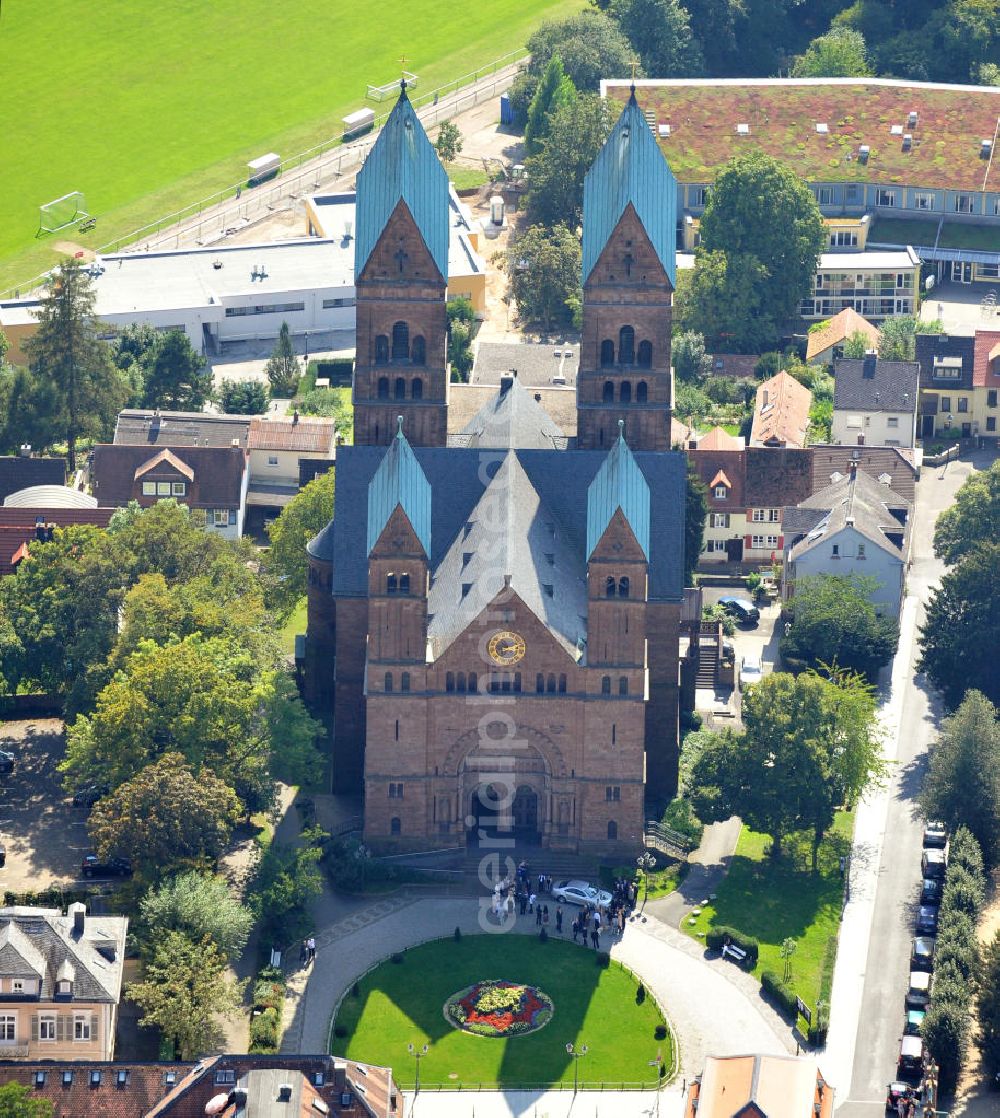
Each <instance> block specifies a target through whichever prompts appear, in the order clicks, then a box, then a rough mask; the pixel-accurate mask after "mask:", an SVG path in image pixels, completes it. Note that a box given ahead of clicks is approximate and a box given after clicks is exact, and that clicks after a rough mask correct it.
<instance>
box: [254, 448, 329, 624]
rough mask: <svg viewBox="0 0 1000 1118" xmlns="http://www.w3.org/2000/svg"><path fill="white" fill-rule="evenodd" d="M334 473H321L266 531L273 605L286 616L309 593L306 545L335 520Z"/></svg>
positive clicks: (298, 494) (270, 596)
mask: <svg viewBox="0 0 1000 1118" xmlns="http://www.w3.org/2000/svg"><path fill="white" fill-rule="evenodd" d="M335 484H336V483H335V478H334V471H333V470H328V471H327V472H326V473H325V474H320V475H319V477H316V478H314V479H313V480H312V481H311V482H309V484H308V485H306V486H304V487H303V488H302V489H301V490H299V492H298V493H296V494H295V496H294V497H293V498H292V500H291V501H289V502H288V504H287V505H286V506H285V507H284V508H283V509H282V510H281V515H280V516H279V517H278V518H277V520H275V522H274V523H273V524H272V525H271V527H270V528H268V530H267V534H268V538H269V539H270V541H271V547H270V550H269V551H268V553H267V559H266V562H267V570H268V573H269V575H270V576H271V579H270V586H269V598H270V601H271V604H272V605H273V607H274V608H275V609H277V610H278V611H279V612H280V613H282V614H283V615H287V614H289V613H291V611H292V610H293V609H294V608H295V606H296V604H297V603H298V602H299V600H300V599H301V598H302V596H303V595H304V594H305V592H306V579H307V574H308V570H309V556H308V555H307V554H306V544H307V543H308V542H309V541H310V540H311V539H312V538H313V537H314V536H318V535H319V533H320V532H322V530H323V529H324V528H325V527H326V526H327V525H328V524H329V523H330V521H331V520H332V519H333V509H334V492H335Z"/></svg>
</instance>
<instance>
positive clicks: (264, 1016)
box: [249, 1007, 279, 1052]
mask: <svg viewBox="0 0 1000 1118" xmlns="http://www.w3.org/2000/svg"><path fill="white" fill-rule="evenodd" d="M278 1026H279V1018H278V1011H277V1010H276V1009H274V1008H273V1007H272V1008H269V1009H265V1010H264V1012H263V1013H258V1014H257V1015H256V1016H255V1017H254V1018H252V1019H251V1021H250V1049H249V1050H250V1051H251V1052H277V1051H278Z"/></svg>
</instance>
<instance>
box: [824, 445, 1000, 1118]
mask: <svg viewBox="0 0 1000 1118" xmlns="http://www.w3.org/2000/svg"><path fill="white" fill-rule="evenodd" d="M987 462H988V459H987V458H986V457H985V456H982V455H980V456H977V458H976V460H975V465H976V466H977V467H979V468H982V466H983V465H984V464H986V463H987ZM972 468H973V467H972V463H971V462H970V461H959V462H952V463H950V464H949V465H948V466H947V467H944V468H933V469H930V468H925V469H924V471H923V476H922V478H921V480H920V482H919V483H918V486H917V507H916V512H915V523H914V534H913V538H914V550H913V566H912V568H911V571H910V578H909V584H908V592H909V594H910V595H911V596H912V597H913V598H914V599H915V601H914V602H913V603H911V604H910V607H909V608H910V611H911V612H913V613H914V615H915V616H914V620H915V624H913V625H911V626H909V634H908V635H909V636H910V637H911V640H910V645H909V649H908V653H907V656H906V660H905V661H904V676H903V682H902V691H901V696H900V699H901V701H900V704H899V709H898V717H899V740H898V752H897V763H896V765H895V768H894V772H893V775H892V779H891V782H890V785H889V789H888V797H887V801H888V802H887V803H886V804H884V805H882V807H883V810H884V811H885V824H884V836H883V838H882V854H881V859H880V862H879V865H878V871H877V876H876V877H875V879H874V880H875V881H877V887H876V891H875V897H874V911H873V915H872V923H871V933H870V938H869V940H868V950H867V958H866V962H865V968H864V985H863V992H862V995H861V1007H860V1015H859V1019H858V1027H857V1035H856V1037H855V1039H854V1061H853V1076H852V1080H851V1086H850V1091H846V1090H844V1089H842V1088H840V1085H839V1084H837V1087H838V1098H839V1099H841V1100H843V1102H841V1104H840V1106H839V1108H838V1116H839V1118H872V1116H873V1115H875V1114H877V1113H879V1108H880V1107H882V1106H883V1105H884V1099H885V1086H886V1084H887V1083H888V1082H889V1080H890V1079H893V1078H894V1077H895V1067H896V1055H897V1053H898V1047H899V1038H900V1036H901V1034H902V1027H903V1012H904V1010H903V995H904V992H905V989H906V982H907V975H908V972H909V951H910V939H911V937H912V935H913V931H912V928H913V919H914V914H915V907H916V899H917V895H918V892H919V880H920V849H921V828H922V822H921V820H920V817H919V813H918V810H917V807H916V795H917V793H918V791H919V789H920V784H921V781H922V779H923V772H924V769H925V766H926V760H927V748H928V745H929V743H930V742H931V740H932V739H933V737H934V734H935V732H936V724H937V719H938V718H939V717H940V714H941V710H940V706H939V704H938V701H937V698H936V696H935V694H934V693H933V691H932V690H931V689H930V687H929V685H928V684H927V681H926V680H925V679H924V677H923V676H922V675H920V674H918V673H917V671H916V660H917V658H918V655H919V648H918V647H917V634H918V630H919V626H920V625H921V624H922V623H923V619H924V607H925V604H926V602H927V600H928V598H929V595H930V591H931V589H932V588H933V587H934V586H935V585H936V584H937V582H938V580H939V579H940V577H941V574H942V573H943V570H944V567H943V564H941V563H939V562H938V560H936V559H935V558H934V555H933V551H932V541H933V526H934V521H935V519H936V518H937V515H938V513H939V512H941V511H942V510H943V509H945V508H947V507H948V506H949V505H950V504H951V503H952V502H953V500H954V496H955V492H956V491H957V489H958V488H959V486H960V485H961V484H962V482H963V481H965V479H966V478H967V477H968V476H969V474H970V473H971V472H972ZM901 651H902V650H901ZM856 877H857V878H859V879H863V877H864V868H863V867H858V870H857V871H856Z"/></svg>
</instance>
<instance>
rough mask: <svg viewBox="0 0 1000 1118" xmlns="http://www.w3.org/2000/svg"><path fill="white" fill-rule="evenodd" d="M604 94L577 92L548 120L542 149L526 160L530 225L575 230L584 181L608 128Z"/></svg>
mask: <svg viewBox="0 0 1000 1118" xmlns="http://www.w3.org/2000/svg"><path fill="white" fill-rule="evenodd" d="M610 114H611V109H610V107H609V105H608V103H607V102H606V101H605V100H604V98H603V97H598V96H597V95H596V94H590V93H587V94H579V95H578V96H577V97H576V98H574V100H573V101H572V102H570V103H569V104H565V105H562V106H560V107H559V108H558V109H557V110H556V111H555V113H553V115H552V118H551V120H550V121H549V135H548V139H547V140H546V142H545V146H544V147H543V148H542V150H541V151H540V152H539V153H538V154H537V155H534V156H531V157H529V159H528V161H527V169H528V212H527V215H526V221H527V223H528V224H529V225H544V226H547V227H549V228H554V227H555V226H557V225H560V224H562V225H565V226H567V227H568V228H569V229H576V228H577V226H579V224H580V219H581V216H582V211H583V180H584V179H585V178H586V176H587V172H588V171H589V170H590V168H591V165H592V164H593V162H594V160H595V159H596V158H597V155H598V152H600V150H601V148H602V147H603V146H604V141H605V140H606V139H607V138H608V133H609V132H610V131H611V117H610Z"/></svg>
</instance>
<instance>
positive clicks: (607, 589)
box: [604, 575, 618, 598]
mask: <svg viewBox="0 0 1000 1118" xmlns="http://www.w3.org/2000/svg"><path fill="white" fill-rule="evenodd" d="M617 588H618V583H617V582H616V581H615V577H614V575H608V577H607V578H606V579H605V580H604V596H605V598H613V597H614V596H615V590H616V589H617Z"/></svg>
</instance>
